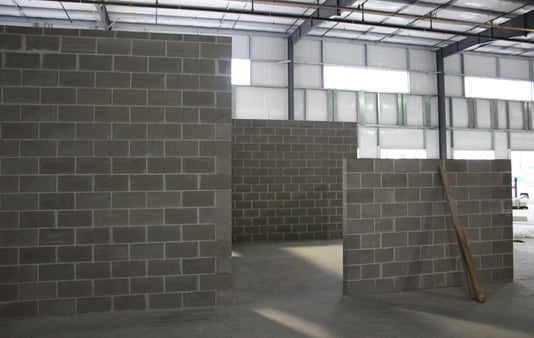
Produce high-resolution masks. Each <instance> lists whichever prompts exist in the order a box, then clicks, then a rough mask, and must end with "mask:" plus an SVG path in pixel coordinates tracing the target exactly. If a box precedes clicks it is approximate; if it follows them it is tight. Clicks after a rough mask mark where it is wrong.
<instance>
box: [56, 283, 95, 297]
mask: <svg viewBox="0 0 534 338" xmlns="http://www.w3.org/2000/svg"><path fill="white" fill-rule="evenodd" d="M92 289H93V284H92V283H91V281H68V282H59V283H58V297H60V298H72V297H87V296H91V293H92V292H93V290H92Z"/></svg>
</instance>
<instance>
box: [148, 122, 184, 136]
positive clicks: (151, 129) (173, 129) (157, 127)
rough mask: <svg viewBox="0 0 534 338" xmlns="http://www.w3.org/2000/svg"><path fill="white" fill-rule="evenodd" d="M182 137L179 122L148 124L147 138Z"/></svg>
mask: <svg viewBox="0 0 534 338" xmlns="http://www.w3.org/2000/svg"><path fill="white" fill-rule="evenodd" d="M181 137H182V125H181V124H174V123H172V124H150V125H148V138H149V139H171V140H172V139H180V138H181Z"/></svg>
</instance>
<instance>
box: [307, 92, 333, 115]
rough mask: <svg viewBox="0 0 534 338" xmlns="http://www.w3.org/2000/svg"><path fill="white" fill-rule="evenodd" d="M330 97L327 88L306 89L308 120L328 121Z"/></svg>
mask: <svg viewBox="0 0 534 338" xmlns="http://www.w3.org/2000/svg"><path fill="white" fill-rule="evenodd" d="M327 105H328V98H327V92H326V90H307V91H306V120H308V121H326V120H327V119H328V110H327Z"/></svg>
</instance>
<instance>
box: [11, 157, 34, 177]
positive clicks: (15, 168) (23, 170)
mask: <svg viewBox="0 0 534 338" xmlns="http://www.w3.org/2000/svg"><path fill="white" fill-rule="evenodd" d="M38 169H39V162H38V160H37V159H35V158H3V159H2V175H21V174H36V173H37V172H38Z"/></svg>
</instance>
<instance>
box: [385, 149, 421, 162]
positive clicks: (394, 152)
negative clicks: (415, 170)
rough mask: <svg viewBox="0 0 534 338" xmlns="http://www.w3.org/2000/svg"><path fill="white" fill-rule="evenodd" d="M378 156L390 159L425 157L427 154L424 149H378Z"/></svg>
mask: <svg viewBox="0 0 534 338" xmlns="http://www.w3.org/2000/svg"><path fill="white" fill-rule="evenodd" d="M380 158H385V159H392V160H398V159H404V158H422V159H426V158H427V155H426V150H424V149H380Z"/></svg>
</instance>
